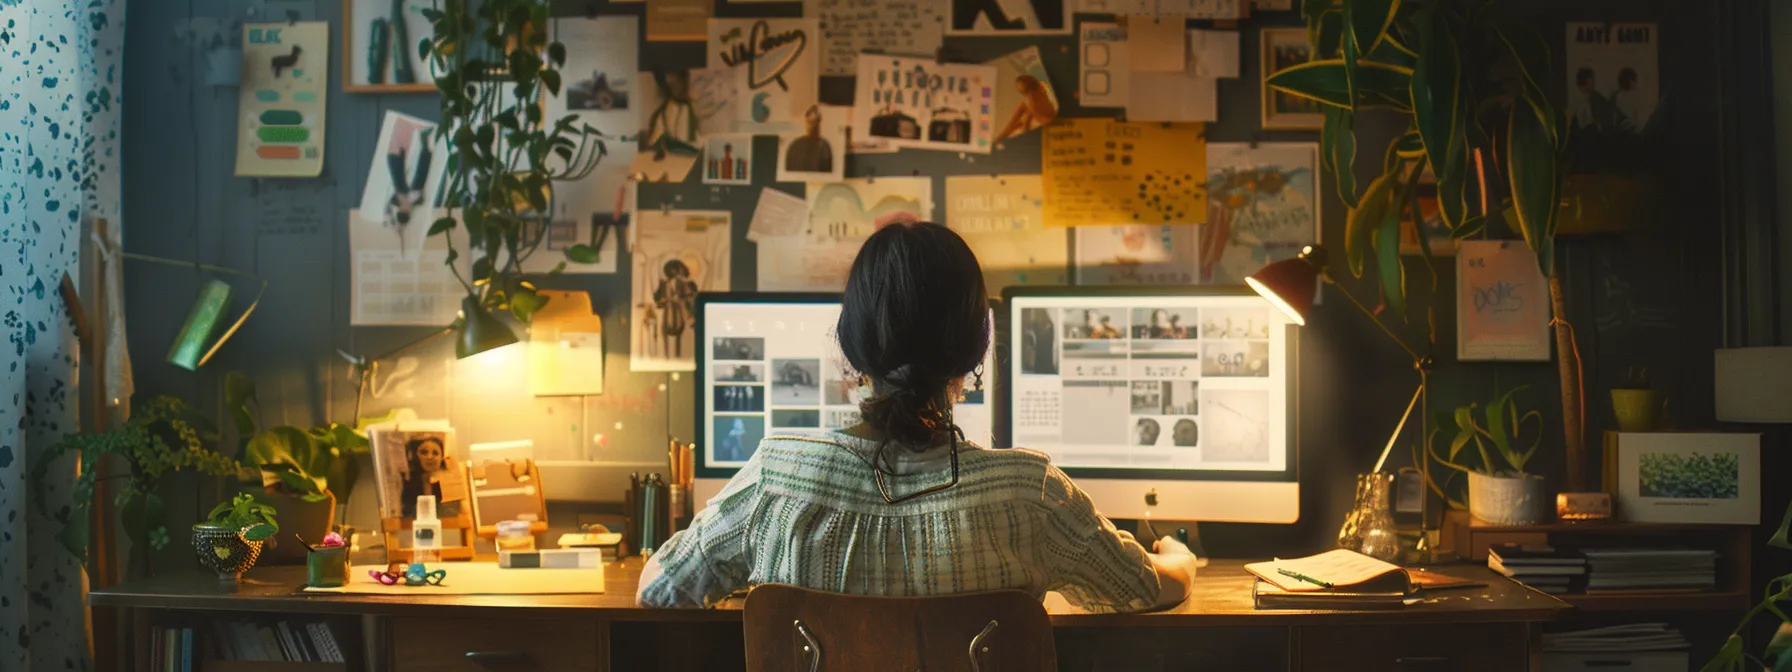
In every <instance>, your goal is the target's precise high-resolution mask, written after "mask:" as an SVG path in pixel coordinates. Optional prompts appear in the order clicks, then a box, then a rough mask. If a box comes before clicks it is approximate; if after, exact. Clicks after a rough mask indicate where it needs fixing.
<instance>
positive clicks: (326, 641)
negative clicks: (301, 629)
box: [310, 621, 348, 663]
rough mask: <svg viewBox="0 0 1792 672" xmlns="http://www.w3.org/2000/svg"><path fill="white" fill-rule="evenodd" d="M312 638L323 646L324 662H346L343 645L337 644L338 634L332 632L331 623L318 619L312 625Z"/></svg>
mask: <svg viewBox="0 0 1792 672" xmlns="http://www.w3.org/2000/svg"><path fill="white" fill-rule="evenodd" d="M310 628H311V638H312V639H313V640H314V641H316V642H317V643H318V644H319V645H320V646H322V647H323V654H324V662H326V663H345V662H348V661H346V660H344V659H343V657H342V647H340V646H337V645H336V634H335V633H333V632H330V624H328V623H324V622H322V621H318V622H315V623H312V624H311V625H310Z"/></svg>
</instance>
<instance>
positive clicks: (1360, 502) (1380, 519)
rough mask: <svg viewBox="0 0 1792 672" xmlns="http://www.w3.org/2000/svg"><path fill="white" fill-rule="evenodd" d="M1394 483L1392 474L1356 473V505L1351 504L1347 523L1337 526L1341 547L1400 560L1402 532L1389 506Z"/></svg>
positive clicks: (1391, 560)
mask: <svg viewBox="0 0 1792 672" xmlns="http://www.w3.org/2000/svg"><path fill="white" fill-rule="evenodd" d="M1393 486H1394V475H1393V474H1384V473H1373V474H1358V475H1357V477H1356V506H1354V507H1351V509H1350V515H1347V516H1345V517H1344V526H1343V527H1340V528H1339V529H1338V548H1344V549H1349V550H1352V551H1356V552H1358V553H1362V554H1363V555H1367V556H1369V557H1372V558H1377V559H1381V560H1386V561H1388V562H1394V561H1395V560H1397V559H1399V557H1400V535H1399V534H1398V533H1397V531H1396V530H1395V529H1394V514H1393V512H1392V511H1390V510H1389V508H1388V507H1389V503H1388V496H1389V494H1390V493H1391V492H1392V491H1393Z"/></svg>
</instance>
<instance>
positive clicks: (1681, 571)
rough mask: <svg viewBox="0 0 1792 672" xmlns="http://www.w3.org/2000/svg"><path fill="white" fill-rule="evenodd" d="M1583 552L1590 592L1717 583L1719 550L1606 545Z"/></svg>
mask: <svg viewBox="0 0 1792 672" xmlns="http://www.w3.org/2000/svg"><path fill="white" fill-rule="evenodd" d="M1582 553H1583V554H1584V555H1585V556H1586V557H1587V592H1605V591H1627V590H1660V589H1664V588H1673V589H1689V590H1701V589H1711V588H1714V587H1716V586H1717V551H1702V550H1693V549H1686V548H1606V549H1587V550H1585V551H1583V552H1582Z"/></svg>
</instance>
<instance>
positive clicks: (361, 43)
mask: <svg viewBox="0 0 1792 672" xmlns="http://www.w3.org/2000/svg"><path fill="white" fill-rule="evenodd" d="M435 8H436V0H342V90H343V91H346V92H349V93H429V92H433V91H435V90H436V83H435V76H434V75H433V74H431V69H430V67H429V60H428V59H426V58H424V57H423V56H422V55H421V54H419V53H418V51H419V50H418V45H419V44H421V43H422V42H425V41H428V40H429V39H431V37H433V36H434V35H435V28H434V27H433V26H431V25H430V22H429V18H428V17H426V16H424V15H423V10H426V9H435ZM394 12H397V13H398V14H399V16H398V17H396V18H395V17H394V16H393V13H394Z"/></svg>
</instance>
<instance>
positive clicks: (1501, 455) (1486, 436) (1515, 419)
mask: <svg viewBox="0 0 1792 672" xmlns="http://www.w3.org/2000/svg"><path fill="white" fill-rule="evenodd" d="M1527 387H1528V386H1524V385H1521V386H1518V387H1515V388H1512V389H1510V390H1507V391H1505V392H1504V393H1496V394H1495V395H1494V397H1493V400H1491V401H1489V402H1487V405H1486V406H1485V407H1480V406H1479V405H1478V404H1469V405H1467V406H1460V407H1457V409H1456V410H1455V412H1453V413H1450V414H1448V417H1440V418H1439V419H1438V423H1439V426H1440V427H1442V426H1449V425H1454V426H1455V427H1456V433H1455V435H1454V436H1453V437H1451V439H1450V445H1449V452H1447V453H1445V454H1443V455H1437V454H1435V452H1434V453H1433V458H1434V459H1436V460H1437V461H1438V462H1440V463H1442V464H1443V465H1444V466H1447V467H1450V468H1452V469H1455V470H1457V471H1460V472H1462V473H1464V474H1466V475H1467V476H1468V511H1469V515H1471V516H1474V517H1475V518H1477V519H1480V520H1484V521H1487V522H1490V523H1496V524H1500V525H1532V524H1536V523H1541V522H1544V521H1545V520H1547V519H1548V517H1549V500H1548V497H1547V493H1545V492H1544V487H1543V486H1544V482H1543V477H1542V476H1541V475H1538V474H1532V473H1527V472H1526V471H1525V470H1524V468H1525V465H1527V464H1529V463H1530V461H1531V456H1532V455H1534V454H1536V452H1537V446H1538V444H1539V443H1541V441H1542V437H1541V436H1540V435H1541V434H1542V425H1543V414H1542V413H1540V412H1538V411H1536V410H1531V411H1527V412H1524V413H1523V414H1520V413H1519V410H1518V405H1517V404H1516V403H1514V402H1513V399H1512V398H1513V396H1514V395H1516V394H1518V393H1519V392H1522V391H1524V390H1525V389H1526V388H1527ZM1476 410H1480V411H1482V413H1481V416H1480V417H1476V413H1475V412H1476ZM1531 420H1535V421H1536V422H1537V434H1538V435H1537V436H1532V437H1531V440H1530V443H1529V446H1528V447H1523V448H1520V447H1519V446H1520V445H1521V444H1522V443H1523V439H1522V438H1521V437H1522V436H1523V435H1524V425H1525V423H1526V422H1527V421H1531ZM1470 445H1473V446H1474V451H1472V452H1470V451H1468V450H1467V449H1468V447H1469V446H1470ZM1489 447H1491V448H1492V449H1493V450H1492V452H1489V451H1488V448H1489ZM1433 450H1434V451H1435V447H1434V448H1433ZM1495 456H1498V461H1496V460H1495ZM1469 457H1473V458H1474V459H1475V460H1477V462H1478V463H1477V464H1475V465H1472V466H1471V465H1466V464H1464V462H1466V461H1467V458H1469Z"/></svg>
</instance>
